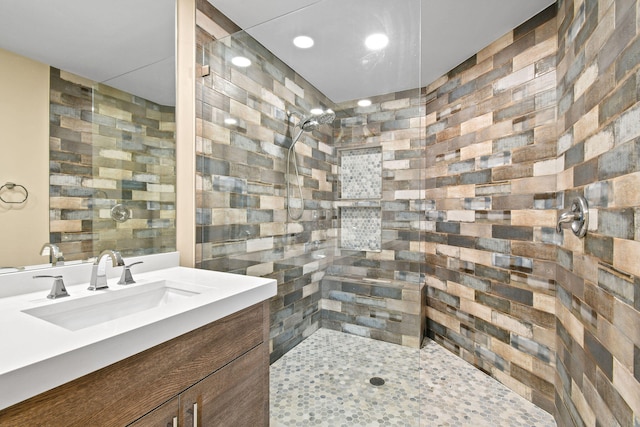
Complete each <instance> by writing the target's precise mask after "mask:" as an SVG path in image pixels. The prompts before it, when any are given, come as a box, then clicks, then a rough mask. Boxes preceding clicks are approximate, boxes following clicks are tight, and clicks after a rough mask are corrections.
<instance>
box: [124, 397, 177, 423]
mask: <svg viewBox="0 0 640 427" xmlns="http://www.w3.org/2000/svg"><path fill="white" fill-rule="evenodd" d="M179 412H180V398H179V397H175V398H173V399H171V400H170V401H168V402H166V403H164V404H163V405H161V406H160V407H158V408H156V409H154V410H153V411H151V412H149V413H148V414H147V415H145V416H143V417H142V418H140V419H138V420H137V421H134V422H133V423H131V424H129V426H130V427H150V426H154V427H179V425H180V424H179V423H178V421H179V418H178V413H179ZM183 424H184V423H183Z"/></svg>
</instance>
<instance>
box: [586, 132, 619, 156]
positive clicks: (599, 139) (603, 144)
mask: <svg viewBox="0 0 640 427" xmlns="http://www.w3.org/2000/svg"><path fill="white" fill-rule="evenodd" d="M613 144H614V137H613V131H612V130H611V129H608V128H607V129H604V130H602V131H600V132H598V133H596V134H595V135H592V136H590V137H589V138H587V140H586V141H585V143H584V160H585V161H587V160H590V159H593V158H594V157H597V156H599V155H600V154H603V153H605V152H607V151H609V150H610V149H612V148H613Z"/></svg>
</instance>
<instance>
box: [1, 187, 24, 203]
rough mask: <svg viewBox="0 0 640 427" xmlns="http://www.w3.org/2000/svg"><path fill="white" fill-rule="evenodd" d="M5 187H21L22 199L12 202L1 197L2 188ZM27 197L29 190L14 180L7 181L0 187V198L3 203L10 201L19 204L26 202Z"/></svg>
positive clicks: (13, 188) (10, 188)
mask: <svg viewBox="0 0 640 427" xmlns="http://www.w3.org/2000/svg"><path fill="white" fill-rule="evenodd" d="M5 187H6V189H7V190H15V189H16V187H20V188H22V191H24V199H22V200H20V201H18V202H12V201H10V200H5V199H3V198H2V190H3V189H4V188H5ZM28 198H29V192H28V191H27V189H26V188H25V186H24V185H20V184H16V183H15V182H7V183H5V184H4V185H3V186H2V187H0V200H1V201H3V202H4V203H12V204H16V205H20V204H22V203H24V202H26V201H27V199H28Z"/></svg>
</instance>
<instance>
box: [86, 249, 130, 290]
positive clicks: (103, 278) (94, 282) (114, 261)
mask: <svg viewBox="0 0 640 427" xmlns="http://www.w3.org/2000/svg"><path fill="white" fill-rule="evenodd" d="M105 256H108V257H109V258H111V265H112V266H113V267H118V266H123V265H124V261H123V260H122V256H121V255H120V252H118V251H112V250H109V249H107V250H104V251H102V252H101V253H100V255H98V258H96V260H95V262H94V263H93V265H92V266H91V281H90V282H89V288H88V289H89V290H90V291H96V290H98V289H106V288H108V287H109V286H107V268H106V266H105V268H104V270H102V272H100V262H101V261H102V259H103V258H104V257H105Z"/></svg>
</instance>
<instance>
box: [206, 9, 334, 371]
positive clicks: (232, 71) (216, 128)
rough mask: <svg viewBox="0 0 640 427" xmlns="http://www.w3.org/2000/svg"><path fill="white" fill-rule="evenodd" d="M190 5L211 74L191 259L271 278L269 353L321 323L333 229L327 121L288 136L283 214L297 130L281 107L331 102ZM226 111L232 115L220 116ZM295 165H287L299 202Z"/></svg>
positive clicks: (212, 13)
mask: <svg viewBox="0 0 640 427" xmlns="http://www.w3.org/2000/svg"><path fill="white" fill-rule="evenodd" d="M198 9H199V10H198V12H199V13H198V18H197V19H198V20H197V23H198V25H199V27H200V28H199V35H198V40H199V46H198V55H197V58H200V59H199V61H202V63H199V66H202V65H209V67H210V68H209V69H210V74H209V75H208V76H206V77H203V78H200V79H197V81H198V83H197V95H196V96H197V98H198V102H197V107H196V111H197V113H196V114H197V121H196V123H197V125H196V128H197V131H196V132H197V133H196V135H197V140H196V169H197V176H196V192H197V205H196V207H197V208H196V212H197V218H196V227H197V254H198V257H199V259H197V266H198V267H200V268H205V269H212V270H219V271H229V272H234V273H241V274H248V275H256V276H263V277H270V278H274V279H276V280H277V281H278V294H277V296H276V297H274V298H272V300H271V337H270V338H271V341H270V345H271V358H272V360H276V359H278V358H279V357H280V356H282V355H283V354H284V353H286V352H287V351H288V350H289V349H291V348H292V347H294V346H295V345H296V344H298V343H299V342H300V341H302V340H303V339H304V338H305V337H307V336H308V335H310V334H311V333H313V332H314V331H315V330H316V329H318V328H319V326H320V305H319V304H320V298H321V294H320V281H321V279H322V277H323V276H324V274H325V270H326V267H327V265H329V264H330V263H331V261H332V255H333V254H332V248H333V247H334V245H335V234H336V233H335V232H333V231H332V228H333V227H334V223H333V216H334V213H333V210H332V208H333V199H334V194H335V179H334V174H335V165H336V157H335V149H334V148H333V147H332V146H331V145H330V141H331V138H332V128H331V126H329V125H323V126H320V127H319V128H318V129H317V130H315V131H313V132H305V133H303V134H302V136H301V137H300V139H299V141H298V143H297V144H296V146H295V153H296V155H297V157H298V168H299V171H300V179H301V182H302V187H303V188H302V192H303V195H304V199H305V203H304V214H303V216H302V218H301V219H300V220H298V221H294V220H291V219H289V218H288V216H287V209H286V208H287V206H286V181H285V179H286V176H285V175H286V159H287V150H288V148H289V147H290V145H291V143H292V136H293V135H295V134H297V133H298V131H299V129H298V128H294V126H293V125H294V124H295V123H297V121H298V120H299V119H298V118H295V119H294V121H293V122H290V121H289V119H288V116H287V111H295V112H297V113H299V114H301V115H306V114H308V112H309V110H310V109H311V108H314V107H323V108H329V107H333V105H331V103H330V102H329V101H328V100H327V99H326V97H324V96H323V95H322V94H321V93H320V92H318V90H316V89H315V88H314V87H312V86H311V85H310V84H309V83H308V82H306V81H304V80H303V79H302V78H301V77H300V76H299V75H297V74H296V73H295V72H293V70H291V69H290V68H289V67H288V66H287V65H285V64H284V63H283V62H282V61H280V60H279V59H278V58H276V57H274V56H273V55H272V54H271V53H270V52H269V51H268V50H266V49H265V48H264V47H262V46H261V45H260V44H258V43H257V42H256V41H255V40H253V39H252V38H251V37H250V36H248V35H247V34H246V33H244V32H236V33H234V34H233V35H228V36H226V37H221V38H220V39H219V40H217V41H213V42H212V34H210V33H208V32H207V31H206V30H205V29H209V30H210V31H214V30H215V29H216V28H217V29H222V27H221V26H220V22H221V21H220V20H219V18H220V17H219V16H218V14H219V12H217V11H216V10H215V9H213V8H212V6H211V5H209V4H208V2H206V1H202V2H199V3H198ZM223 24H224V23H223ZM227 28H228V29H229V30H232V31H233V28H232V26H227ZM227 33H229V31H227ZM222 34H223V32H219V33H218V36H219V37H220V36H221V35H222ZM236 55H242V56H245V57H247V58H249V59H250V60H251V62H252V64H251V66H249V67H247V68H244V69H243V68H238V67H235V66H233V65H232V64H231V62H230V60H231V58H232V57H233V56H236ZM229 118H233V119H235V120H236V121H237V122H236V123H234V124H228V123H225V121H224V120H225V119H229ZM293 171H294V168H293V165H291V176H290V177H289V179H291V180H292V181H291V182H292V186H291V189H292V195H293V202H294V203H296V202H297V205H295V206H298V205H299V195H298V190H297V186H296V185H295V176H294V175H293ZM295 212H296V213H297V212H298V209H296V210H295Z"/></svg>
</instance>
